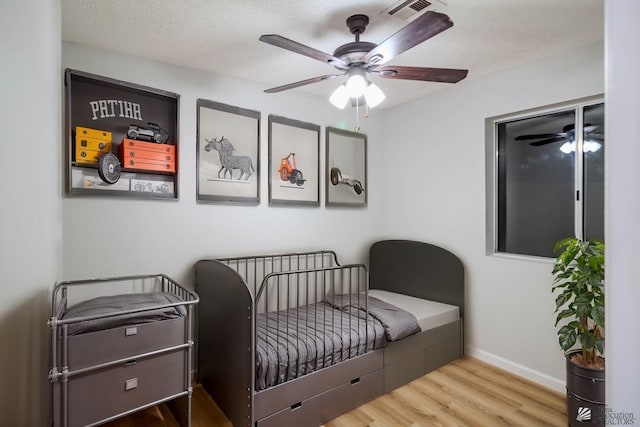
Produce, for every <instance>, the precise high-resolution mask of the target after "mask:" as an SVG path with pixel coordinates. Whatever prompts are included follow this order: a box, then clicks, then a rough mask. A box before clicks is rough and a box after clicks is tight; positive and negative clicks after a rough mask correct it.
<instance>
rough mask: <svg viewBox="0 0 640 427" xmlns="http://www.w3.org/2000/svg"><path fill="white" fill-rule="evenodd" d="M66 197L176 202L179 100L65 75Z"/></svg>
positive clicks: (121, 84) (113, 82)
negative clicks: (129, 198) (115, 197)
mask: <svg viewBox="0 0 640 427" xmlns="http://www.w3.org/2000/svg"><path fill="white" fill-rule="evenodd" d="M65 89H66V91H65V95H66V96H65V111H66V117H65V131H66V135H67V138H66V148H67V150H66V151H67V155H68V167H67V177H66V178H67V179H66V181H67V193H68V194H69V195H71V196H82V195H98V196H102V195H108V196H120V197H132V198H138V199H139V198H146V199H169V200H175V199H177V198H178V161H177V160H178V159H177V154H178V102H179V95H177V94H175V93H172V92H167V91H164V90H160V89H154V88H150V87H146V86H141V85H137V84H133V83H128V82H123V81H119V80H115V79H111V78H108V77H103V76H98V75H95V74H90V73H86V72H83V71H78V70H71V69H67V70H65Z"/></svg>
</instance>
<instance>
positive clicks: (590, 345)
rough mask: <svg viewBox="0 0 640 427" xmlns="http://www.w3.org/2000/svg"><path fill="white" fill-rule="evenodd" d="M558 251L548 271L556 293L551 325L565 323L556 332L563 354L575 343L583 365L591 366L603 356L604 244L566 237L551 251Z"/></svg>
mask: <svg viewBox="0 0 640 427" xmlns="http://www.w3.org/2000/svg"><path fill="white" fill-rule="evenodd" d="M560 250H561V251H562V252H561V253H560V255H558V258H557V259H556V264H555V266H554V267H553V272H552V274H553V275H554V278H555V280H554V282H553V287H552V291H553V292H559V294H558V296H557V297H556V310H555V313H557V316H556V323H555V325H556V327H557V326H558V324H559V323H560V322H561V321H563V320H569V322H568V323H566V324H564V325H563V326H562V327H561V328H560V329H559V330H558V342H559V343H560V347H561V348H562V350H564V351H565V352H566V351H568V350H570V349H571V348H573V347H574V345H575V344H576V342H579V345H580V347H581V349H582V361H583V363H584V364H587V365H588V364H594V363H595V362H596V358H597V356H598V355H602V354H603V353H604V336H603V329H604V244H603V243H602V242H599V241H595V240H594V241H590V240H587V241H582V240H579V239H576V238H574V237H570V238H567V239H563V240H561V241H559V242H558V243H557V244H556V246H555V248H554V252H558V251H560Z"/></svg>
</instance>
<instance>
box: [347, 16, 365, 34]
mask: <svg viewBox="0 0 640 427" xmlns="http://www.w3.org/2000/svg"><path fill="white" fill-rule="evenodd" d="M367 25H369V17H368V16H367V15H352V16H350V17H348V18H347V27H349V31H351V34H355V35H356V37H357V36H358V35H359V34H362V33H364V30H366V29H367Z"/></svg>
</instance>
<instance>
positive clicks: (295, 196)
mask: <svg viewBox="0 0 640 427" xmlns="http://www.w3.org/2000/svg"><path fill="white" fill-rule="evenodd" d="M319 154H320V126H318V125H314V124H312V123H306V122H301V121H298V120H293V119H289V118H286V117H280V116H276V115H269V205H302V206H320V179H319V175H320V160H319V158H320V155H319Z"/></svg>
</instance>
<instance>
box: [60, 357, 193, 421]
mask: <svg viewBox="0 0 640 427" xmlns="http://www.w3.org/2000/svg"><path fill="white" fill-rule="evenodd" d="M186 354H187V353H186V351H184V350H180V351H174V352H172V353H168V354H163V355H160V356H156V357H151V358H147V359H140V360H137V361H130V362H129V363H126V364H122V365H120V366H115V367H112V368H109V369H104V370H100V371H94V372H92V373H89V374H86V375H79V376H76V377H71V378H69V382H68V405H67V408H68V414H69V426H70V427H73V426H84V425H88V424H92V423H96V422H98V421H101V420H104V419H106V418H109V417H112V416H115V415H118V414H122V413H124V412H127V411H130V410H133V409H136V408H139V407H140V406H143V405H148V404H150V403H153V402H156V401H158V400H161V399H165V398H168V397H170V396H174V395H176V394H178V393H181V392H183V391H185V390H186V389H187V386H186V384H185V372H184V367H185V357H186ZM58 386H60V387H61V386H62V383H58Z"/></svg>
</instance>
